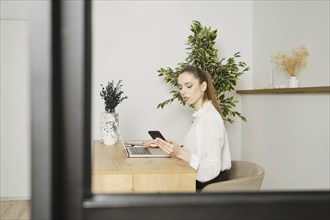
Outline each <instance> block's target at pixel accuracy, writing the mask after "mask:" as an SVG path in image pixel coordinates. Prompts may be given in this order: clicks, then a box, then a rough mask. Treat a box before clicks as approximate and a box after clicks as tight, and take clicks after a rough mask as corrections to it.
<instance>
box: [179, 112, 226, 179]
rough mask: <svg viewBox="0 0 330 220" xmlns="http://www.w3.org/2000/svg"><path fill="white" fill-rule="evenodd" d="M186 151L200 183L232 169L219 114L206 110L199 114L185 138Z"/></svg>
mask: <svg viewBox="0 0 330 220" xmlns="http://www.w3.org/2000/svg"><path fill="white" fill-rule="evenodd" d="M212 107H213V106H212ZM212 110H213V109H212ZM224 148H225V149H224ZM185 149H186V150H187V151H188V152H189V153H190V154H191V159H190V163H189V165H190V166H191V167H193V168H194V169H196V170H197V175H196V179H197V180H198V181H200V182H206V181H209V180H211V179H213V178H215V177H216V176H218V175H219V173H220V172H221V171H223V170H225V169H229V168H230V166H231V159H230V152H229V146H228V141H227V134H226V131H225V127H224V124H223V121H222V118H221V117H220V115H219V113H217V112H214V111H205V110H204V111H202V113H201V114H197V118H196V120H195V121H194V123H193V125H192V128H191V130H190V131H189V133H188V134H187V136H186V138H185Z"/></svg>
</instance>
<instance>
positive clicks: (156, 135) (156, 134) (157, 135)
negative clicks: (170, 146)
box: [148, 131, 166, 141]
mask: <svg viewBox="0 0 330 220" xmlns="http://www.w3.org/2000/svg"><path fill="white" fill-rule="evenodd" d="M148 133H149V134H150V136H151V137H152V139H156V138H160V139H163V140H164V141H166V139H165V138H164V136H163V135H162V134H161V133H160V131H148Z"/></svg>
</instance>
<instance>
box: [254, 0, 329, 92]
mask: <svg viewBox="0 0 330 220" xmlns="http://www.w3.org/2000/svg"><path fill="white" fill-rule="evenodd" d="M301 44H303V45H305V47H306V48H307V49H308V50H309V53H310V55H309V57H308V60H307V66H306V68H304V69H302V71H301V72H299V73H298V75H297V77H298V79H299V82H300V86H302V87H304V86H327V85H329V1H254V3H253V71H252V72H253V86H254V87H255V88H263V87H268V86H269V72H270V67H269V65H270V56H271V55H272V54H274V53H276V52H279V51H290V50H291V48H293V47H296V46H299V45H301ZM273 74H274V81H275V83H276V84H277V85H287V84H288V79H289V76H288V75H287V74H286V73H284V72H283V71H281V70H279V69H278V68H276V67H274V72H273Z"/></svg>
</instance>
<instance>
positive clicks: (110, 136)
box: [101, 112, 119, 145]
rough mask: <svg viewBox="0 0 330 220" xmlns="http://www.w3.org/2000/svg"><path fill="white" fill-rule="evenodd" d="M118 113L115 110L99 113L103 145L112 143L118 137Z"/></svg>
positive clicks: (115, 141) (116, 140)
mask: <svg viewBox="0 0 330 220" xmlns="http://www.w3.org/2000/svg"><path fill="white" fill-rule="evenodd" d="M118 127H119V114H118V113H116V112H102V113H101V141H102V143H104V144H105V145H114V144H116V143H117V142H118V139H119V131H118V129H119V128H118Z"/></svg>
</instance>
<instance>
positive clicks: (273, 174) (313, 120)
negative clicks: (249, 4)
mask: <svg viewBox="0 0 330 220" xmlns="http://www.w3.org/2000/svg"><path fill="white" fill-rule="evenodd" d="M253 16H254V18H253V25H254V28H253V70H252V72H253V85H254V87H267V86H268V80H269V78H268V76H269V57H270V54H271V53H273V52H276V51H277V50H289V49H291V48H292V47H294V46H296V45H299V44H304V45H305V46H306V47H307V48H308V49H309V51H310V56H309V58H308V66H307V68H306V69H304V70H303V71H302V72H301V73H299V74H298V78H299V80H300V83H301V86H324V85H326V86H329V85H330V83H329V1H294V2H287V1H278V2H277V1H276V2H274V1H267V2H263V1H255V2H254V5H253ZM278 74H280V73H278ZM278 79H279V80H280V81H278V83H280V84H286V83H287V80H288V77H287V76H286V75H284V74H283V75H282V76H281V77H278ZM329 100H330V98H329V93H325V94H271V95H261V94H259V95H242V112H243V114H244V115H246V117H247V118H248V123H244V124H243V126H242V159H243V160H249V161H253V162H256V163H259V164H261V165H262V166H263V167H264V168H265V171H266V175H265V179H264V183H263V186H262V187H263V189H264V190H279V189H282V190H283V189H288V190H290V189H329V188H330V186H329V146H330V143H329V112H330V110H329V105H330V103H329Z"/></svg>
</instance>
